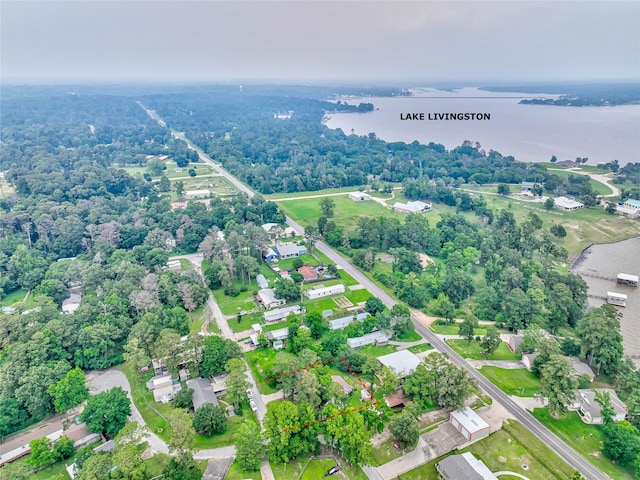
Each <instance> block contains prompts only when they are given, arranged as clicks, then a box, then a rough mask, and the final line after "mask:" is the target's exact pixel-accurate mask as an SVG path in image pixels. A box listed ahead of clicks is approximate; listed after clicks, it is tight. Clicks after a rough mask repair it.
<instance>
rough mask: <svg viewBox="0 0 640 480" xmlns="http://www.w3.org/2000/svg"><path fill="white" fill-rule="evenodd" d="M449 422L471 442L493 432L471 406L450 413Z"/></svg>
mask: <svg viewBox="0 0 640 480" xmlns="http://www.w3.org/2000/svg"><path fill="white" fill-rule="evenodd" d="M449 422H451V425H453V426H454V427H455V428H456V430H458V431H459V432H460V433H462V435H464V438H466V439H467V441H469V442H472V441H476V440H480V439H481V438H484V437H486V436H487V435H489V433H491V427H490V426H489V424H488V423H487V422H485V421H484V420H483V419H482V418H480V415H478V414H477V413H476V412H474V411H473V410H471V409H470V408H469V407H464V408H463V409H462V410H456V411H454V412H451V413H449Z"/></svg>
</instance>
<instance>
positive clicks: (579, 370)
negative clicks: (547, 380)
mask: <svg viewBox="0 0 640 480" xmlns="http://www.w3.org/2000/svg"><path fill="white" fill-rule="evenodd" d="M569 359H570V360H571V364H572V365H573V369H574V370H575V371H576V375H577V376H578V377H581V376H582V375H588V376H589V378H590V379H591V380H593V379H594V378H596V374H595V373H593V370H591V367H590V366H589V365H587V364H586V363H584V362H583V361H581V360H580V359H579V358H578V357H569Z"/></svg>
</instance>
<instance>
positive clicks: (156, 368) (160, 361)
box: [151, 358, 167, 376]
mask: <svg viewBox="0 0 640 480" xmlns="http://www.w3.org/2000/svg"><path fill="white" fill-rule="evenodd" d="M151 365H152V366H153V374H154V375H156V376H161V375H164V374H165V373H167V360H166V359H165V358H154V359H153V360H151Z"/></svg>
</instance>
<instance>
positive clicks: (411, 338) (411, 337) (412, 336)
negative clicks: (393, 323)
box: [394, 331, 422, 342]
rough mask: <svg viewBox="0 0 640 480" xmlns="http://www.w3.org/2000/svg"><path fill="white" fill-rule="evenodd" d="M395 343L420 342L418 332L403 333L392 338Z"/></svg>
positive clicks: (420, 338)
mask: <svg viewBox="0 0 640 480" xmlns="http://www.w3.org/2000/svg"><path fill="white" fill-rule="evenodd" d="M394 340H395V341H397V342H417V341H418V340H422V337H421V336H420V334H419V333H418V332H415V331H414V332H403V333H402V334H400V335H398V336H396V338H394Z"/></svg>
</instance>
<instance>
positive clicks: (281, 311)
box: [264, 305, 301, 322]
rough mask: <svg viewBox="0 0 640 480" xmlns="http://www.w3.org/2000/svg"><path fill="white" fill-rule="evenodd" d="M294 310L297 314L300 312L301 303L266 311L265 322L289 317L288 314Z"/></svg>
mask: <svg viewBox="0 0 640 480" xmlns="http://www.w3.org/2000/svg"><path fill="white" fill-rule="evenodd" d="M292 312H293V313H295V314H296V315H297V314H298V313H300V312H301V309H300V305H289V306H288V307H282V308H274V309H273V310H269V311H268V312H264V320H265V322H270V321H272V320H277V319H279V318H287V316H288V315H289V314H290V313H292Z"/></svg>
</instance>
